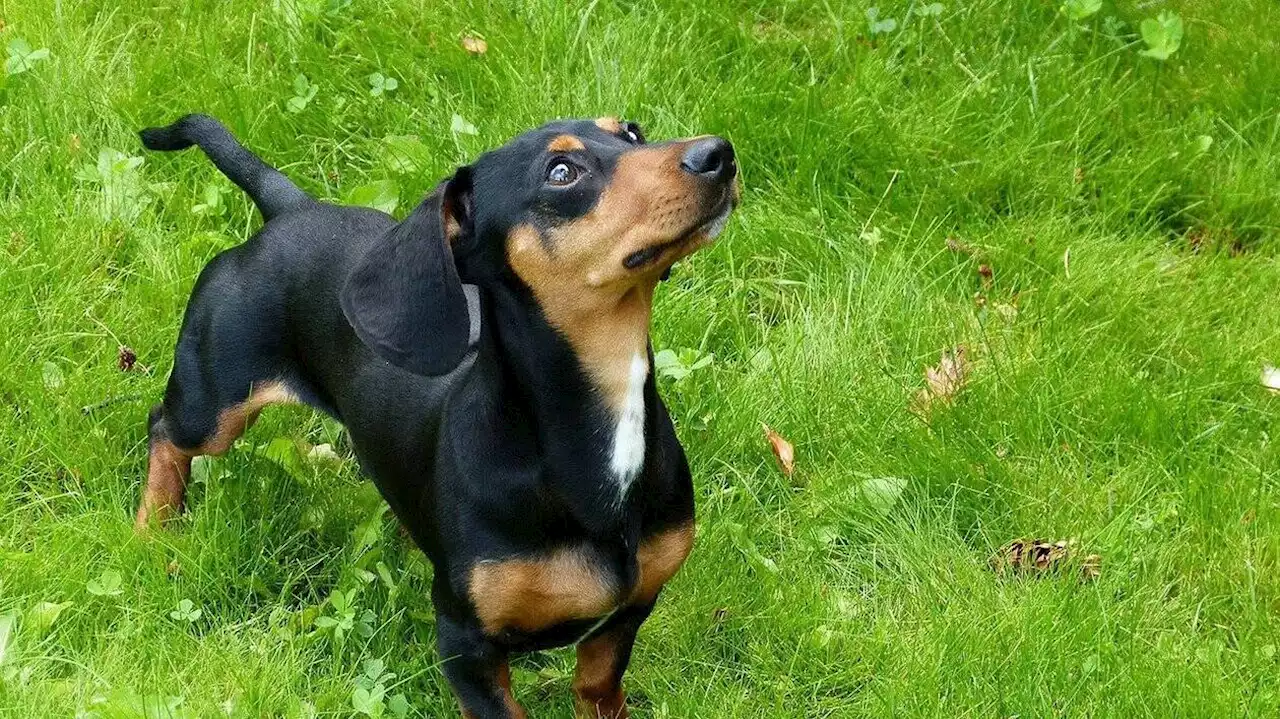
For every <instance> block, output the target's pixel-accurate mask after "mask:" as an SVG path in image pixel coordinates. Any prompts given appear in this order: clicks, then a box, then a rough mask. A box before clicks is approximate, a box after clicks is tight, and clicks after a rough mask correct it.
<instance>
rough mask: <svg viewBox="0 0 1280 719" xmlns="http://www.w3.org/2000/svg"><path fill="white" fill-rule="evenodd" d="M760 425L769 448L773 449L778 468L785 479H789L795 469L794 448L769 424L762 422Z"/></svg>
mask: <svg viewBox="0 0 1280 719" xmlns="http://www.w3.org/2000/svg"><path fill="white" fill-rule="evenodd" d="M761 427H763V428H764V438H765V440H766V441H767V442H768V443H769V448H770V449H772V450H773V458H774V459H776V460H778V468H779V469H781V470H782V474H783V475H784V476H786V478H787V479H791V475H793V474H795V471H796V448H795V447H793V446H791V443H790V442H788V441H787V440H786V438H785V437H783V436H782V435H780V434H778V433H777V432H775V431H773V429H772V428H770V427H769V425H767V424H762V425H761Z"/></svg>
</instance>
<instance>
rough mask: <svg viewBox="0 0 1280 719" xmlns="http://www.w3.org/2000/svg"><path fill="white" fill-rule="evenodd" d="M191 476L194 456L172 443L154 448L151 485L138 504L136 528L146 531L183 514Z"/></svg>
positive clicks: (149, 475)
mask: <svg viewBox="0 0 1280 719" xmlns="http://www.w3.org/2000/svg"><path fill="white" fill-rule="evenodd" d="M190 476H191V455H190V454H189V453H187V452H184V451H182V450H180V449H178V448H177V447H175V446H174V444H173V443H172V442H169V441H168V440H157V441H156V442H153V443H152V445H151V453H150V456H149V457H148V459H147V486H146V488H145V489H144V490H143V493H142V501H141V502H140V503H139V505H138V516H137V518H136V519H135V520H134V526H135V527H137V528H138V529H140V530H141V529H146V528H147V526H149V525H150V523H151V522H152V521H153V520H154V521H158V522H165V521H168V520H169V519H171V518H172V517H173V516H174V515H177V514H179V513H180V512H182V504H183V501H184V499H185V498H186V490H187V478H188V477H190Z"/></svg>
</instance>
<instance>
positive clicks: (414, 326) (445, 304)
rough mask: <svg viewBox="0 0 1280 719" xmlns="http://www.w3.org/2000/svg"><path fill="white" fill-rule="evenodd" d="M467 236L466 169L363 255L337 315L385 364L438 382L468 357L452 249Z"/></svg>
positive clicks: (467, 331)
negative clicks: (451, 247) (346, 322)
mask: <svg viewBox="0 0 1280 719" xmlns="http://www.w3.org/2000/svg"><path fill="white" fill-rule="evenodd" d="M471 231H472V224H471V176H470V172H469V171H468V170H467V168H462V169H460V170H458V172H457V174H455V175H454V176H453V177H452V178H451V179H449V180H446V181H445V182H442V183H440V185H439V186H438V187H436V189H435V191H434V192H432V193H431V194H430V195H428V196H427V197H426V199H424V200H423V201H422V203H421V204H419V205H418V207H417V208H415V209H414V210H413V212H411V213H409V216H408V217H406V218H404V220H403V221H402V222H400V223H399V224H398V225H396V226H395V227H392V228H391V229H390V230H387V232H386V234H384V235H382V236H381V237H378V238H377V239H375V240H374V241H373V242H371V243H370V244H369V246H368V247H367V248H365V250H364V253H363V254H362V255H361V256H360V258H359V259H358V260H357V261H356V264H355V266H354V267H353V268H352V270H351V273H350V274H349V275H348V276H347V280H346V283H345V284H344V285H343V287H342V292H341V302H342V312H343V314H345V315H346V316H347V321H348V322H350V323H351V326H352V328H354V329H355V331H356V335H357V336H359V337H360V340H361V341H362V342H364V343H365V344H366V345H368V346H369V348H370V349H372V350H373V351H374V352H377V353H378V355H379V356H381V357H382V358H383V359H385V360H387V361H388V362H390V363H392V364H394V365H396V366H397V367H402V368H404V369H407V370H409V371H410V372H414V373H416V374H422V375H432V376H434V375H442V374H445V373H447V372H449V371H450V370H452V369H453V368H455V367H457V366H458V363H459V362H460V361H461V360H462V358H463V357H464V356H465V355H466V353H467V346H468V336H469V334H470V320H469V316H468V313H467V298H466V295H465V294H464V293H463V291H462V281H461V280H459V279H458V269H457V267H456V266H455V265H454V261H453V253H452V251H451V250H450V243H451V242H453V241H455V240H457V239H458V238H459V237H460V236H462V235H464V234H467V233H470V232H471Z"/></svg>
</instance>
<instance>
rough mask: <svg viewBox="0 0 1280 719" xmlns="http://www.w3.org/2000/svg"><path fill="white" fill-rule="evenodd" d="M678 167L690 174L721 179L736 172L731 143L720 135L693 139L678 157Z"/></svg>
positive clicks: (727, 177) (727, 178) (736, 167)
mask: <svg viewBox="0 0 1280 719" xmlns="http://www.w3.org/2000/svg"><path fill="white" fill-rule="evenodd" d="M680 168H681V169H683V170H684V171H685V172H688V173H689V174H691V175H697V176H699V177H705V178H707V179H709V180H722V181H723V180H729V179H732V178H733V176H734V175H735V174H737V172H738V166H737V164H736V163H735V162H734V159H733V145H730V144H729V141H728V140H726V139H724V138H722V137H707V138H703V139H700V140H695V141H694V142H693V143H692V144H690V145H689V147H688V148H687V149H685V151H684V157H682V158H680Z"/></svg>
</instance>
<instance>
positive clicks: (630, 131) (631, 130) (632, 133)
mask: <svg viewBox="0 0 1280 719" xmlns="http://www.w3.org/2000/svg"><path fill="white" fill-rule="evenodd" d="M622 134H623V135H626V137H627V140H629V141H630V142H631V144H633V145H643V144H644V133H643V132H641V131H640V126H639V125H637V124H635V123H634V122H628V123H626V124H624V125H623V126H622Z"/></svg>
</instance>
